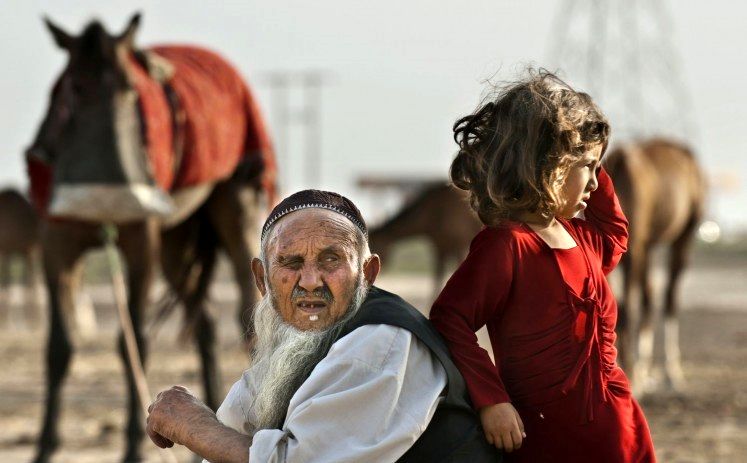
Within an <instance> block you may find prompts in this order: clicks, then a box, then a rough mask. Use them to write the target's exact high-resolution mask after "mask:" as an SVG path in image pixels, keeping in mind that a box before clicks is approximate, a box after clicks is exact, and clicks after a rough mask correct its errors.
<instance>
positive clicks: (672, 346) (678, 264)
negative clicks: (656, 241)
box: [664, 215, 699, 390]
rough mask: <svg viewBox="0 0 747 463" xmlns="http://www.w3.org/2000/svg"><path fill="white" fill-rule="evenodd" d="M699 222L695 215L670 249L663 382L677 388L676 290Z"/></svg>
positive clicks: (679, 374)
mask: <svg viewBox="0 0 747 463" xmlns="http://www.w3.org/2000/svg"><path fill="white" fill-rule="evenodd" d="M698 222H699V218H698V217H696V216H695V215H694V216H693V217H692V218H691V219H690V221H689V222H688V224H687V226H686V227H685V229H684V230H683V231H682V233H681V234H680V236H679V237H678V238H677V239H676V240H675V241H674V242H673V243H672V246H671V248H670V251H669V281H668V282H667V289H666V294H665V299H664V384H665V386H666V387H667V388H669V389H672V390H677V389H680V388H681V387H682V386H683V384H684V380H685V376H684V374H683V372H682V364H681V363H680V345H679V320H678V318H677V315H678V314H677V309H678V305H679V304H678V300H677V290H678V283H679V280H680V276H681V275H682V271H683V270H684V269H685V267H686V265H687V261H688V258H689V254H690V246H691V244H692V239H693V236H694V235H695V228H696V227H697V224H698Z"/></svg>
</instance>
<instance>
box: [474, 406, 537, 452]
mask: <svg viewBox="0 0 747 463" xmlns="http://www.w3.org/2000/svg"><path fill="white" fill-rule="evenodd" d="M480 421H481V422H482V429H483V430H484V431H485V438H486V439H487V440H488V442H489V443H490V444H492V445H495V446H496V447H497V448H498V449H501V450H505V451H506V452H513V451H514V450H518V449H519V448H520V447H521V442H522V441H523V440H524V438H525V437H527V435H526V433H525V432H524V423H523V422H522V421H521V417H520V416H519V412H517V411H516V409H515V408H514V406H513V405H511V404H510V403H508V402H505V403H502V404H495V405H488V406H487V407H484V408H481V409H480Z"/></svg>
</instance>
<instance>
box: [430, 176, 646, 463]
mask: <svg viewBox="0 0 747 463" xmlns="http://www.w3.org/2000/svg"><path fill="white" fill-rule="evenodd" d="M587 204H588V208H587V210H586V211H585V216H586V220H583V219H575V218H574V219H571V220H562V219H561V220H560V223H561V224H562V225H563V226H564V227H565V228H566V230H568V232H569V233H570V235H571V236H572V237H573V239H574V241H575V242H576V244H577V246H576V247H575V248H572V249H552V248H550V247H549V246H548V245H547V244H546V243H545V242H544V241H543V240H542V239H541V238H540V237H539V236H538V235H537V234H536V233H535V232H534V231H533V230H532V229H531V228H529V226H527V225H526V224H523V223H520V222H507V223H505V224H504V225H501V226H500V227H493V228H485V229H483V230H482V231H481V232H480V233H478V235H477V236H476V237H475V239H474V240H473V241H472V245H471V247H470V252H469V255H468V256H467V259H466V260H465V261H464V262H463V263H462V265H461V266H460V267H459V269H457V271H456V272H455V273H454V275H453V276H452V277H451V278H450V279H449V282H448V283H447V284H446V287H445V288H444V290H443V291H442V292H441V294H440V295H439V297H438V299H436V302H435V303H434V304H433V308H432V309H431V314H430V317H431V321H432V322H433V324H434V325H435V326H436V328H437V329H438V330H439V331H440V332H441V334H442V335H443V336H444V338H445V339H446V342H447V343H448V345H449V348H450V350H451V354H452V357H453V359H454V362H455V363H456V365H457V367H459V369H460V371H461V372H462V374H463V375H464V379H465V380H466V383H467V388H468V390H469V392H470V395H471V397H472V402H473V404H474V406H475V408H477V409H479V408H482V407H485V406H487V405H492V404H496V403H502V402H511V403H512V404H513V406H514V407H515V408H516V410H517V411H518V412H519V415H520V416H521V418H522V421H523V422H524V426H525V430H526V434H527V437H526V439H525V440H524V442H523V444H522V447H521V449H519V450H518V451H514V452H512V453H507V454H506V461H507V462H532V463H537V462H545V461H547V462H558V461H568V462H604V463H616V462H619V463H630V462H654V461H655V456H654V449H653V444H652V441H651V436H650V432H649V429H648V424H647V423H646V419H645V417H644V416H643V412H642V411H641V408H640V406H639V405H638V403H637V402H636V401H635V399H634V398H633V396H632V394H631V392H630V385H629V384H628V379H627V378H626V376H625V374H624V373H623V371H622V370H621V369H620V368H619V367H618V365H617V364H616V358H617V350H616V349H615V323H616V320H617V304H616V302H615V298H614V296H613V294H612V291H611V289H610V287H609V285H608V284H607V280H606V278H605V275H606V274H607V273H609V272H610V271H611V270H612V269H613V268H614V267H615V265H617V263H618V261H619V260H620V257H621V255H622V254H623V252H625V250H626V246H627V239H628V234H627V225H628V223H627V220H626V219H625V216H624V215H623V213H622V210H621V209H620V205H619V203H618V201H617V197H616V196H615V191H614V188H613V186H612V181H611V180H610V178H609V176H608V175H607V173H606V172H604V170H602V171H601V172H600V175H599V188H598V189H597V190H596V191H595V192H594V193H593V194H592V196H591V199H590V200H589V201H588V202H587ZM486 325H487V329H488V334H489V335H490V341H491V343H492V346H493V354H494V358H495V363H496V364H495V365H494V364H493V362H492V361H491V360H490V357H489V356H488V353H487V352H486V351H485V350H484V349H482V348H480V347H479V346H478V344H477V337H476V336H475V332H476V331H477V330H478V329H480V328H481V327H483V326H486Z"/></svg>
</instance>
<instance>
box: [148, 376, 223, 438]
mask: <svg viewBox="0 0 747 463" xmlns="http://www.w3.org/2000/svg"><path fill="white" fill-rule="evenodd" d="M214 423H218V419H217V418H216V417H215V413H213V411H212V410H211V409H210V408H208V406H207V405H205V404H204V403H202V402H201V401H200V400H199V399H198V398H197V397H195V396H194V395H192V393H191V392H189V390H187V388H185V387H182V386H173V387H172V388H171V389H167V390H165V391H162V392H159V393H158V395H157V396H156V400H154V401H153V403H152V404H150V406H149V407H148V419H147V427H146V430H147V432H148V437H150V440H152V441H153V443H154V444H156V445H157V446H159V447H161V448H166V447H172V446H173V445H174V443H177V444H182V445H186V446H187V447H191V446H192V445H193V442H192V439H194V438H195V436H199V435H200V430H201V429H202V428H203V427H204V426H205V425H208V426H209V425H211V424H214Z"/></svg>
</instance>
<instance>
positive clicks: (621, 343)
mask: <svg viewBox="0 0 747 463" xmlns="http://www.w3.org/2000/svg"><path fill="white" fill-rule="evenodd" d="M620 270H621V271H622V287H621V291H620V294H619V296H618V304H617V311H618V312H617V348H618V359H619V361H620V366H621V367H622V369H623V370H624V371H625V373H626V374H628V375H629V376H630V379H631V382H632V381H633V379H634V378H633V377H632V376H633V352H632V351H633V349H632V345H631V341H630V337H631V333H630V331H631V316H630V293H631V289H632V286H633V272H632V262H631V257H630V255H628V254H625V255H623V257H622V260H621V261H620Z"/></svg>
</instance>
